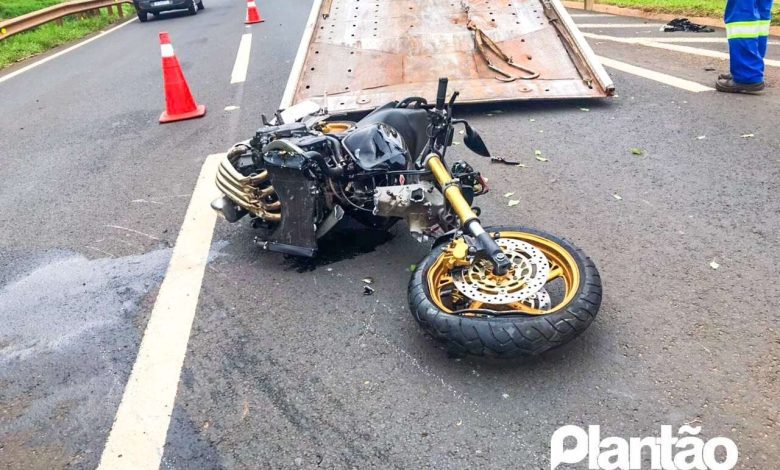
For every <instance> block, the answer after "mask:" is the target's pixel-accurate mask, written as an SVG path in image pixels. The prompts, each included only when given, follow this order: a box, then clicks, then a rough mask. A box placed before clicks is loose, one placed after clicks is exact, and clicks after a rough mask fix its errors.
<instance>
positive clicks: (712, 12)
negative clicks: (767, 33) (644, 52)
mask: <svg viewBox="0 0 780 470" xmlns="http://www.w3.org/2000/svg"><path fill="white" fill-rule="evenodd" d="M596 3H603V4H605V5H615V6H618V7H625V8H636V9H637V10H644V11H651V12H657V13H670V14H674V15H680V16H688V17H690V16H709V17H713V18H723V12H724V11H725V9H726V0H596ZM772 24H774V25H780V4H778V2H775V6H774V8H773V9H772Z"/></svg>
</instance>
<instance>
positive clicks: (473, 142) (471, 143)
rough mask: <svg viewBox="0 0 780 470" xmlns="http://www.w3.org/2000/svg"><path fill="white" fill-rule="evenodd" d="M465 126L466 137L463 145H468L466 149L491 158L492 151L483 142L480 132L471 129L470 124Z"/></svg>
mask: <svg viewBox="0 0 780 470" xmlns="http://www.w3.org/2000/svg"><path fill="white" fill-rule="evenodd" d="M464 124H465V125H466V137H464V138H463V143H464V144H466V147H468V148H469V149H471V151H472V152H474V153H476V154H477V155H482V156H483V157H490V150H488V148H487V145H485V141H484V140H482V137H481V136H480V135H479V132H477V131H476V129H474V128H473V127H471V126H470V125H469V124H468V123H464Z"/></svg>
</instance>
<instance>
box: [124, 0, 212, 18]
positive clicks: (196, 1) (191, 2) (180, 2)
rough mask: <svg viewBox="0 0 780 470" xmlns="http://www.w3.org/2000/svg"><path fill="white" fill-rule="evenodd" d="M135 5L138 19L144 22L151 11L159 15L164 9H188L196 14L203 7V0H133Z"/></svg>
mask: <svg viewBox="0 0 780 470" xmlns="http://www.w3.org/2000/svg"><path fill="white" fill-rule="evenodd" d="M133 6H135V11H136V12H137V13H138V19H139V20H141V23H144V22H145V21H146V20H147V19H148V16H147V15H148V14H149V13H151V14H152V15H154V16H155V17H157V16H160V13H162V12H164V11H171V10H187V11H189V12H190V15H195V14H197V13H198V10H202V9H203V0H133Z"/></svg>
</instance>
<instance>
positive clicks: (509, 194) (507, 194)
mask: <svg viewBox="0 0 780 470" xmlns="http://www.w3.org/2000/svg"><path fill="white" fill-rule="evenodd" d="M514 195H515V193H514V192H511V193H506V194H504V197H512V196H514Z"/></svg>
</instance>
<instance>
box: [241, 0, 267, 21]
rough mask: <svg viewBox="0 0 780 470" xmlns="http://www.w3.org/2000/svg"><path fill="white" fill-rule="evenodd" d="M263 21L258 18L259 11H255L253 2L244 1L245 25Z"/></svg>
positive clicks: (255, 5)
mask: <svg viewBox="0 0 780 470" xmlns="http://www.w3.org/2000/svg"><path fill="white" fill-rule="evenodd" d="M263 21H265V20H264V19H263V18H262V17H261V16H260V10H258V9H257V3H255V0H246V24H254V23H262V22H263Z"/></svg>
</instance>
